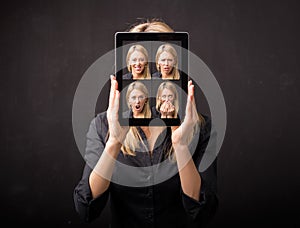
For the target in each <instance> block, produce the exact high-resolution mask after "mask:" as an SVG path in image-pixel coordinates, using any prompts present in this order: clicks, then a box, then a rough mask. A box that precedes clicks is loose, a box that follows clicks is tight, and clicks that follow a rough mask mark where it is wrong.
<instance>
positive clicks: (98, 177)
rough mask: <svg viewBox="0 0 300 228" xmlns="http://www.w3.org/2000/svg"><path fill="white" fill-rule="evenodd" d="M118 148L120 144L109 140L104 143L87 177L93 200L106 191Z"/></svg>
mask: <svg viewBox="0 0 300 228" xmlns="http://www.w3.org/2000/svg"><path fill="white" fill-rule="evenodd" d="M120 148H121V144H120V143H113V142H111V141H109V140H108V142H107V143H106V146H105V149H104V151H103V153H102V155H101V157H100V159H99V160H98V162H97V164H96V166H95V168H94V169H93V171H92V172H91V174H90V177H89V184H90V188H91V192H92V195H93V198H97V197H98V196H99V195H101V194H102V193H104V192H105V191H106V190H107V189H108V187H109V184H110V180H111V176H112V173H113V170H114V167H115V161H116V158H117V156H118V154H119V152H120Z"/></svg>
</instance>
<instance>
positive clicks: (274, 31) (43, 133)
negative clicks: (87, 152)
mask: <svg viewBox="0 0 300 228" xmlns="http://www.w3.org/2000/svg"><path fill="white" fill-rule="evenodd" d="M299 10H300V8H299V4H298V1H256V0H255V1H234V0H224V1H215V0H213V1H211V0H207V1H179V0H170V1H169V0H168V1H156V0H155V1H149V0H147V1H144V0H140V1H138V2H136V1H121V0H119V1H114V0H110V1H89V0H88V1H78V0H74V1H57V0H55V1H50V0H49V1H9V3H2V4H1V14H0V28H1V36H0V53H1V58H0V69H1V77H0V80H1V83H0V85H1V89H0V99H1V115H0V116H1V128H0V129H1V130H0V133H1V139H0V148H1V155H0V156H1V157H0V167H1V176H0V177H1V188H0V189H1V190H0V197H1V203H0V208H1V209H0V210H1V211H0V216H1V221H2V222H3V223H4V222H8V223H9V224H11V225H17V224H22V225H38V226H39V227H44V226H46V225H49V226H51V227H54V226H56V227H75V226H77V225H79V224H80V222H79V218H78V216H77V214H76V213H75V210H74V205H73V198H72V197H73V195H72V194H73V188H74V186H75V185H76V183H77V182H78V180H79V178H80V176H81V172H82V168H83V165H84V161H83V158H82V157H81V155H80V153H79V151H78V149H77V146H76V143H75V140H74V137H73V131H72V122H71V121H72V102H73V96H74V93H75V90H76V87H77V85H78V83H79V81H80V79H81V77H82V75H83V74H84V72H85V71H86V70H87V69H88V67H89V66H90V65H91V64H92V63H93V62H94V61H95V60H96V59H98V58H99V57H100V56H102V55H103V54H105V53H106V52H108V51H110V50H111V49H113V47H114V39H113V37H114V33H115V32H116V31H124V30H125V29H126V28H127V26H128V25H130V24H131V23H133V22H135V19H136V18H138V17H146V18H147V17H161V18H163V19H164V20H165V21H166V22H167V23H169V24H170V25H171V26H172V27H173V28H174V29H175V30H177V31H188V32H189V34H190V50H191V51H192V52H194V53H195V54H197V55H198V56H199V57H200V58H201V59H202V60H203V61H204V62H205V63H206V64H207V65H208V66H209V68H210V69H211V71H212V72H213V73H214V75H215V77H216V79H217V80H218V82H219V84H220V87H221V88H222V91H223V94H224V97H225V102H226V105H227V114H228V125H227V132H226V137H225V141H224V144H223V146H222V149H221V152H220V154H219V165H218V178H219V179H218V186H219V197H220V207H219V211H218V213H217V215H216V217H215V220H214V221H213V223H212V224H211V227H223V226H230V227H274V226H276V225H282V227H296V226H299V224H300V222H299V221H298V218H297V215H299V213H298V212H297V211H299V210H298V208H299V204H300V199H299V191H300V172H299V159H300V154H299V146H300V144H299V141H300V140H299V133H298V130H299V120H300V119H299V111H300V107H299V73H300V69H299V66H300V64H299V57H300V55H299V51H300V45H299V40H300V33H299V22H300V21H299V19H300V18H299V17H300V16H299V15H300V14H299ZM105 76H106V75H104V76H103V77H105ZM108 218H109V213H108V210H107V209H106V211H105V212H104V214H103V216H101V217H100V218H99V219H98V220H96V221H95V222H94V223H93V224H90V225H89V226H88V227H108V222H107V221H108ZM81 226H83V225H81Z"/></svg>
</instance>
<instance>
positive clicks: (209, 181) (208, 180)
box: [181, 117, 219, 227]
mask: <svg viewBox="0 0 300 228" xmlns="http://www.w3.org/2000/svg"><path fill="white" fill-rule="evenodd" d="M198 137H199V138H198V139H199V142H198V143H197V145H196V150H195V153H194V154H193V160H194V162H195V165H196V167H198V170H200V169H199V167H200V162H201V160H202V158H203V155H204V153H210V154H214V155H216V147H215V145H216V144H215V140H216V132H215V131H214V130H211V121H210V119H209V118H208V117H206V120H205V125H204V127H202V128H201V130H200V134H199V136H198ZM209 141H211V142H210V143H209V145H210V146H209V147H208V142H209ZM199 174H200V177H201V190H200V200H199V201H197V200H195V199H193V198H191V197H189V196H188V195H186V194H185V193H184V192H183V191H181V194H182V201H183V206H184V208H185V210H186V212H187V214H189V215H190V218H191V220H192V221H193V223H196V224H197V227H198V226H201V227H204V226H205V225H207V224H208V223H209V222H210V221H211V220H212V218H213V217H214V215H215V214H216V211H217V208H218V202H219V201H218V195H217V157H215V159H214V160H213V162H212V163H211V165H210V166H209V167H208V168H207V169H206V170H205V171H203V172H200V171H199Z"/></svg>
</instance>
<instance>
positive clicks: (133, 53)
mask: <svg viewBox="0 0 300 228" xmlns="http://www.w3.org/2000/svg"><path fill="white" fill-rule="evenodd" d="M188 43H189V35H188V33H187V32H172V33H157V32H153V33H152V32H145V33H143V32H138V33H133V32H117V33H116V34H115V75H116V78H117V81H118V89H119V91H120V94H121V96H120V107H119V122H120V124H121V125H122V126H163V125H165V126H178V125H180V123H181V121H182V120H183V119H184V114H185V106H186V99H187V84H188Z"/></svg>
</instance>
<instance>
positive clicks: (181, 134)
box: [172, 80, 199, 146]
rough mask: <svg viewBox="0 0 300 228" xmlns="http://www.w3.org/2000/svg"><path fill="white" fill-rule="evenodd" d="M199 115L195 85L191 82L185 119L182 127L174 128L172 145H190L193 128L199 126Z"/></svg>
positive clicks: (189, 83)
mask: <svg viewBox="0 0 300 228" xmlns="http://www.w3.org/2000/svg"><path fill="white" fill-rule="evenodd" d="M198 120H199V115H198V112H197V108H196V103H195V97H194V85H193V83H192V81H191V80H190V81H189V82H188V97H187V104H186V109H185V117H184V120H183V122H182V123H181V125H180V126H179V127H178V126H174V127H172V144H173V146H176V145H188V143H189V139H190V138H191V136H192V135H191V134H192V133H193V130H192V129H193V128H194V126H195V125H196V124H198Z"/></svg>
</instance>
